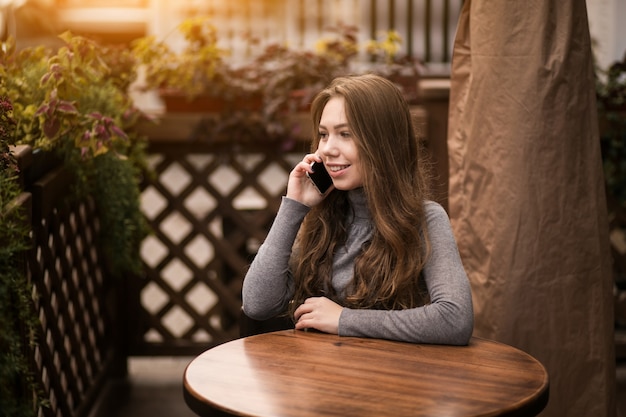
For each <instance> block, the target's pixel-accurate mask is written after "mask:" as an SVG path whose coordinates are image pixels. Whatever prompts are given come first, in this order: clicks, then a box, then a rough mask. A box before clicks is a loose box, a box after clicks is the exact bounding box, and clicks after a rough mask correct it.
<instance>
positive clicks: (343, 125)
mask: <svg viewBox="0 0 626 417" xmlns="http://www.w3.org/2000/svg"><path fill="white" fill-rule="evenodd" d="M319 127H320V128H321V129H327V127H326V126H324V125H319ZM345 127H350V126H349V125H348V123H339V124H338V125H335V126H333V128H334V129H335V130H337V129H342V128H345Z"/></svg>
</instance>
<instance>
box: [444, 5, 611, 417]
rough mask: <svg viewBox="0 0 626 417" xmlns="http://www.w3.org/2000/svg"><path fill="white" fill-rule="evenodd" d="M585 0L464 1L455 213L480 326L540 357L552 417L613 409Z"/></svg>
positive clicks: (452, 124)
mask: <svg viewBox="0 0 626 417" xmlns="http://www.w3.org/2000/svg"><path fill="white" fill-rule="evenodd" d="M586 13H587V12H586V5H585V2H584V1H582V0H558V1H555V0H529V1H470V0H465V3H464V7H463V11H462V14H461V17H460V21H459V27H458V32H457V35H456V40H455V46H454V55H453V66H452V84H451V96H450V115H449V131H448V151H449V157H450V188H449V211H450V217H451V220H452V223H453V227H454V231H455V235H456V237H457V239H458V244H459V249H460V251H461V254H462V257H463V261H464V264H465V267H466V269H467V272H468V275H469V277H470V280H471V283H472V290H473V297H474V308H475V313H476V326H475V332H474V334H475V335H476V336H482V337H487V338H491V339H495V340H498V341H501V342H504V343H508V344H511V345H513V346H516V347H518V348H520V349H523V350H525V351H527V352H528V353H530V354H532V355H533V356H535V357H536V358H538V359H539V360H540V361H541V362H542V363H543V364H544V365H545V366H546V368H547V369H548V372H549V374H550V401H549V403H548V406H547V408H546V410H545V411H544V412H543V413H542V414H541V415H542V416H555V417H557V416H558V417H563V416H567V417H573V416H580V417H591V416H593V417H602V416H613V415H614V413H615V405H614V403H615V398H614V397H615V389H614V384H615V367H614V366H615V361H614V342H613V306H612V285H613V281H612V277H611V271H610V258H609V256H610V254H609V243H608V221H607V214H606V207H605V196H604V188H603V187H604V186H603V175H602V168H601V157H600V149H599V139H598V132H597V115H596V106H595V95H594V82H593V68H592V62H591V46H590V38H589V28H588V22H587V14H586Z"/></svg>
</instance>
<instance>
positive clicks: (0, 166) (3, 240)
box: [0, 97, 45, 417]
mask: <svg viewBox="0 0 626 417" xmlns="http://www.w3.org/2000/svg"><path fill="white" fill-rule="evenodd" d="M12 114H13V106H12V104H11V102H10V101H9V100H8V99H7V98H6V97H2V98H0V328H1V329H2V332H0V410H2V415H3V416H7V417H9V416H10V417H27V416H32V414H33V410H34V409H35V408H36V407H37V406H38V405H40V404H44V403H45V401H44V400H43V399H42V396H41V393H40V391H39V389H38V386H37V384H36V383H35V382H34V376H33V374H32V371H31V369H30V366H29V361H28V359H27V358H26V356H25V353H24V352H25V351H26V349H25V346H24V344H25V342H27V343H30V344H34V343H35V340H34V337H33V334H34V333H35V332H34V330H35V326H36V324H37V318H36V317H35V314H34V310H33V309H32V302H31V299H30V286H29V284H28V282H27V279H26V277H25V276H24V273H23V271H24V268H23V267H24V264H23V262H24V253H25V251H26V250H27V249H28V248H29V238H28V233H29V231H30V227H29V225H28V224H27V221H26V214H25V213H24V209H23V208H22V207H21V206H20V205H19V204H18V196H19V195H20V193H21V189H20V187H19V186H18V182H17V181H16V178H17V175H18V168H17V165H16V163H15V159H14V157H13V154H12V152H11V148H10V145H14V144H15V135H14V132H15V125H16V122H15V120H14V119H13V117H12ZM33 394H35V396H34V397H33Z"/></svg>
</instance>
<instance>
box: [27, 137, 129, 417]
mask: <svg viewBox="0 0 626 417" xmlns="http://www.w3.org/2000/svg"><path fill="white" fill-rule="evenodd" d="M16 156H17V159H18V164H19V167H20V171H21V178H20V182H21V184H22V185H23V193H22V195H21V196H20V198H19V199H18V201H19V202H20V204H21V206H22V207H23V209H24V212H25V213H28V214H29V216H28V217H29V219H30V225H31V230H32V234H31V235H32V242H31V243H32V245H31V249H29V250H28V252H27V253H26V254H25V262H24V267H25V271H24V274H25V277H26V279H27V281H28V282H29V283H30V285H32V288H33V289H32V294H33V310H34V316H35V317H36V318H37V319H38V324H37V326H36V328H35V334H34V340H35V344H34V345H33V346H30V347H29V348H28V349H30V358H31V362H32V371H33V374H34V379H35V382H36V383H37V384H38V385H39V389H40V391H41V393H42V398H43V399H44V400H46V402H47V404H46V405H45V406H42V407H40V409H39V410H36V411H35V412H34V414H33V415H40V416H46V417H47V416H50V417H52V416H55V417H57V416H64V417H65V416H67V417H69V416H77V417H82V416H87V415H89V412H90V410H91V409H92V406H93V404H94V403H95V401H96V399H97V397H98V395H99V394H100V392H101V390H102V387H103V386H104V384H105V382H106V381H107V380H108V379H110V378H112V377H114V376H120V375H124V374H125V372H126V353H125V352H124V347H123V346H124V340H123V338H122V336H123V334H122V333H121V332H120V329H121V327H120V320H121V319H122V317H120V312H121V311H122V310H118V306H119V308H123V303H120V301H121V300H122V297H123V292H122V290H123V288H124V286H125V284H124V281H123V280H117V281H116V280H113V279H112V277H110V276H108V272H107V269H106V265H107V263H106V262H105V261H104V259H103V257H102V253H101V251H100V245H99V244H98V236H99V227H100V226H99V222H98V215H97V213H96V209H95V205H94V202H93V201H92V200H90V199H88V200H85V201H76V202H71V201H72V199H70V198H68V197H69V192H70V186H71V184H72V178H71V176H70V175H69V174H68V173H67V171H66V170H65V169H64V168H63V167H62V166H61V164H60V163H59V162H58V161H56V160H55V159H54V158H51V155H45V154H43V153H41V152H35V153H34V154H33V152H32V149H31V148H30V147H28V146H20V147H18V148H17V152H16ZM25 336H26V338H27V339H28V338H29V337H30V335H25ZM26 346H29V345H28V344H26ZM25 395H26V397H25V398H26V399H28V398H29V394H28V393H26V394H25ZM30 397H32V394H31V395H30Z"/></svg>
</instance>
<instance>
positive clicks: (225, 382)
mask: <svg viewBox="0 0 626 417" xmlns="http://www.w3.org/2000/svg"><path fill="white" fill-rule="evenodd" d="M183 385H184V395H185V401H186V402H187V405H188V406H189V407H190V408H191V409H192V410H193V411H194V412H196V413H197V414H199V415H209V414H211V413H213V414H214V413H215V411H217V412H218V413H220V412H221V413H222V414H223V415H239V416H311V417H312V416H323V415H326V416H342V417H348V416H385V415H390V416H409V415H410V416H451V415H454V416H496V415H506V416H521V415H536V414H537V413H539V412H540V411H541V410H542V409H543V408H544V407H545V405H546V404H547V401H548V392H549V382H548V373H547V372H546V369H545V368H544V366H543V365H542V364H541V363H540V362H539V361H537V360H536V359H535V358H533V357H532V356H530V355H528V354H527V353H525V352H523V351H521V350H519V349H516V348H514V347H511V346H508V345H506V344H502V343H498V342H494V341H490V340H486V339H481V338H472V339H471V341H470V343H469V345H468V346H444V345H425V344H413V343H403V342H394V341H389V340H381V339H367V338H354V337H339V336H336V335H329V334H324V333H319V332H314V331H308V332H304V331H298V330H284V331H278V332H273V333H265V334H260V335H255V336H250V337H246V338H242V339H237V340H233V341H231V342H228V343H224V344H222V345H219V346H216V347H214V348H212V349H209V350H207V351H206V352H204V353H202V354H200V355H199V356H197V357H196V358H195V359H194V360H192V361H191V362H190V363H189V365H188V366H187V368H186V369H185V374H184V381H183ZM213 414H212V415H213Z"/></svg>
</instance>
